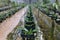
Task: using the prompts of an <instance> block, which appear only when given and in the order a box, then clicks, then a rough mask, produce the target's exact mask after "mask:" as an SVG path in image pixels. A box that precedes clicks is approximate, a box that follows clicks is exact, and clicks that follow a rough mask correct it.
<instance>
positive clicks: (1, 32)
mask: <svg viewBox="0 0 60 40" xmlns="http://www.w3.org/2000/svg"><path fill="white" fill-rule="evenodd" d="M27 10H28V6H26V7H25V8H23V9H21V10H20V11H18V12H17V13H16V14H15V15H13V16H12V17H11V18H8V19H6V20H5V21H4V22H3V23H1V24H0V40H6V37H7V35H8V34H9V33H10V32H11V31H12V30H13V29H14V28H15V27H16V26H17V25H18V23H19V21H20V19H21V17H22V16H23V15H24V14H25V13H26V11H27Z"/></svg>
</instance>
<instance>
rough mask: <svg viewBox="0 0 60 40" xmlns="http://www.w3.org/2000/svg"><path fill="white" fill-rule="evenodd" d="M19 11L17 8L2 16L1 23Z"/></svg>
mask: <svg viewBox="0 0 60 40" xmlns="http://www.w3.org/2000/svg"><path fill="white" fill-rule="evenodd" d="M17 11H18V9H17V8H14V9H13V10H10V11H9V12H7V13H5V14H1V15H0V22H3V21H4V20H5V19H6V18H9V17H11V16H12V15H13V14H15V13H16V12H17Z"/></svg>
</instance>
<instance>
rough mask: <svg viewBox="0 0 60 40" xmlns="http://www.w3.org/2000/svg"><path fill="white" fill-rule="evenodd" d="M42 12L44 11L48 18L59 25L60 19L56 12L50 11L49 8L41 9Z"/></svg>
mask: <svg viewBox="0 0 60 40" xmlns="http://www.w3.org/2000/svg"><path fill="white" fill-rule="evenodd" d="M40 11H42V12H43V13H44V14H46V15H47V16H49V17H51V18H52V19H53V20H55V21H56V23H58V24H59V23H60V18H58V15H57V13H55V12H54V11H52V10H49V9H48V8H42V9H41V8H40ZM58 19H59V20H58Z"/></svg>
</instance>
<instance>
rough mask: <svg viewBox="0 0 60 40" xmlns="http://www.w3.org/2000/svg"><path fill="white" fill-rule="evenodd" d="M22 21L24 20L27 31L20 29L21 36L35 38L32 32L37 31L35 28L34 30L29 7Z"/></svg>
mask: <svg viewBox="0 0 60 40" xmlns="http://www.w3.org/2000/svg"><path fill="white" fill-rule="evenodd" d="M24 21H25V23H24V27H25V29H27V30H28V31H25V30H22V34H21V36H22V38H25V37H26V38H27V39H28V38H29V39H32V38H33V39H35V37H36V35H34V34H35V33H36V32H37V30H36V26H35V22H34V18H33V14H32V12H31V8H29V12H28V13H27V14H26V16H25V20H24ZM23 40H24V39H23Z"/></svg>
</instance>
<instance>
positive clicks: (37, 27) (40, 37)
mask: <svg viewBox="0 0 60 40" xmlns="http://www.w3.org/2000/svg"><path fill="white" fill-rule="evenodd" d="M33 17H34V20H35V23H36V29H37V37H36V39H35V40H44V38H43V32H42V31H41V29H40V27H39V26H38V23H37V20H36V17H35V16H34V14H33Z"/></svg>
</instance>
